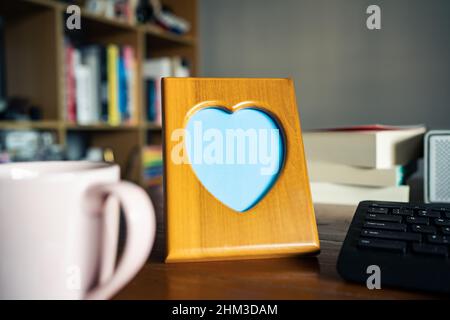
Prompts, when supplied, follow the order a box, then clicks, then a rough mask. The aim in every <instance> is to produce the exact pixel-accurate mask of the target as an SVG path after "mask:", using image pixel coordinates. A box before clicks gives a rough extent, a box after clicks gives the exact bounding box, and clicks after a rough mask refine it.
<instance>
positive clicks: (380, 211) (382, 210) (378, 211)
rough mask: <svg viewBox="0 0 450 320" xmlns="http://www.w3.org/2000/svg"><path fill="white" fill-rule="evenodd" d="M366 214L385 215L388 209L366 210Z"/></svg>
mask: <svg viewBox="0 0 450 320" xmlns="http://www.w3.org/2000/svg"><path fill="white" fill-rule="evenodd" d="M367 212H369V213H383V214H387V213H388V212H389V209H388V208H369V210H367Z"/></svg>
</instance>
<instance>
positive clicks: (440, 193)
mask: <svg viewBox="0 0 450 320" xmlns="http://www.w3.org/2000/svg"><path fill="white" fill-rule="evenodd" d="M424 145H425V150H424V151H425V152H424V160H425V167H424V169H425V170H424V176H425V177H424V182H425V188H424V191H425V202H439V203H450V130H447V131H441V130H433V131H429V132H428V133H427V134H426V135H425V144H424Z"/></svg>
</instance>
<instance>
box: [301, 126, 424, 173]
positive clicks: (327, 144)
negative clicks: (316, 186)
mask: <svg viewBox="0 0 450 320" xmlns="http://www.w3.org/2000/svg"><path fill="white" fill-rule="evenodd" d="M360 129H361V130H360ZM424 133H425V127H423V126H414V127H387V126H380V125H369V126H359V127H347V128H338V129H331V130H318V131H310V132H304V133H303V142H304V146H305V153H306V156H307V159H308V160H317V161H326V162H334V163H340V164H346V165H351V166H361V167H370V168H378V169H387V168H392V167H393V166H395V165H405V164H407V163H409V162H411V161H412V160H416V159H417V158H418V157H419V156H420V154H421V151H422V140H423V134H424Z"/></svg>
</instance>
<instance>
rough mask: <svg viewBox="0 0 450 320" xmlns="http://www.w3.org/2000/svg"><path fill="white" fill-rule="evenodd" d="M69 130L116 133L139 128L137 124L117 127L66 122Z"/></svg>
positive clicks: (104, 124) (103, 124)
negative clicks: (115, 131) (116, 131)
mask: <svg viewBox="0 0 450 320" xmlns="http://www.w3.org/2000/svg"><path fill="white" fill-rule="evenodd" d="M64 126H65V127H66V128H67V130H73V131H75V130H80V131H82V130H86V131H88V130H90V131H114V130H137V129H139V126H138V125H136V124H120V125H117V126H112V125H109V124H107V123H98V124H89V125H82V124H77V123H68V122H66V123H65V125H64Z"/></svg>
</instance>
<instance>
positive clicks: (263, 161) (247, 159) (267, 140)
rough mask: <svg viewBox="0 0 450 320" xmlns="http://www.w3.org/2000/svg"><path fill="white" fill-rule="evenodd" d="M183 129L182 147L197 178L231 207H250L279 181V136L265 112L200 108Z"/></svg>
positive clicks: (282, 148) (280, 161) (238, 208)
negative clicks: (183, 146)
mask: <svg viewBox="0 0 450 320" xmlns="http://www.w3.org/2000/svg"><path fill="white" fill-rule="evenodd" d="M185 129H186V132H185V147H186V151H187V155H188V158H189V162H190V164H191V166H192V169H193V170H194V172H195V174H196V176H197V178H198V179H199V180H200V181H201V183H202V184H203V186H204V187H205V188H206V189H207V190H208V191H209V192H210V193H211V194H212V195H213V196H214V197H216V198H217V199H218V200H219V201H221V202H222V203H223V204H225V205H226V206H228V207H230V208H231V209H233V210H235V211H238V212H244V211H246V210H248V209H250V208H252V207H253V206H254V205H256V204H257V203H258V202H259V201H260V200H261V199H262V198H263V197H264V196H265V195H266V194H267V192H268V191H269V190H270V188H271V187H272V185H273V184H274V183H275V181H276V180H277V178H278V175H279V173H280V170H281V167H282V164H283V161H284V144H283V138H282V137H283V135H282V132H281V128H280V127H279V126H278V124H277V123H276V121H274V119H273V118H272V117H271V116H269V115H268V114H267V113H266V112H264V111H262V110H260V109H256V108H245V109H241V110H239V111H235V112H233V113H231V112H229V111H228V110H226V109H224V108H218V107H209V108H204V109H201V110H199V111H197V112H196V113H194V114H193V115H192V116H191V117H190V118H189V121H188V123H187V125H186V128H185Z"/></svg>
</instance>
